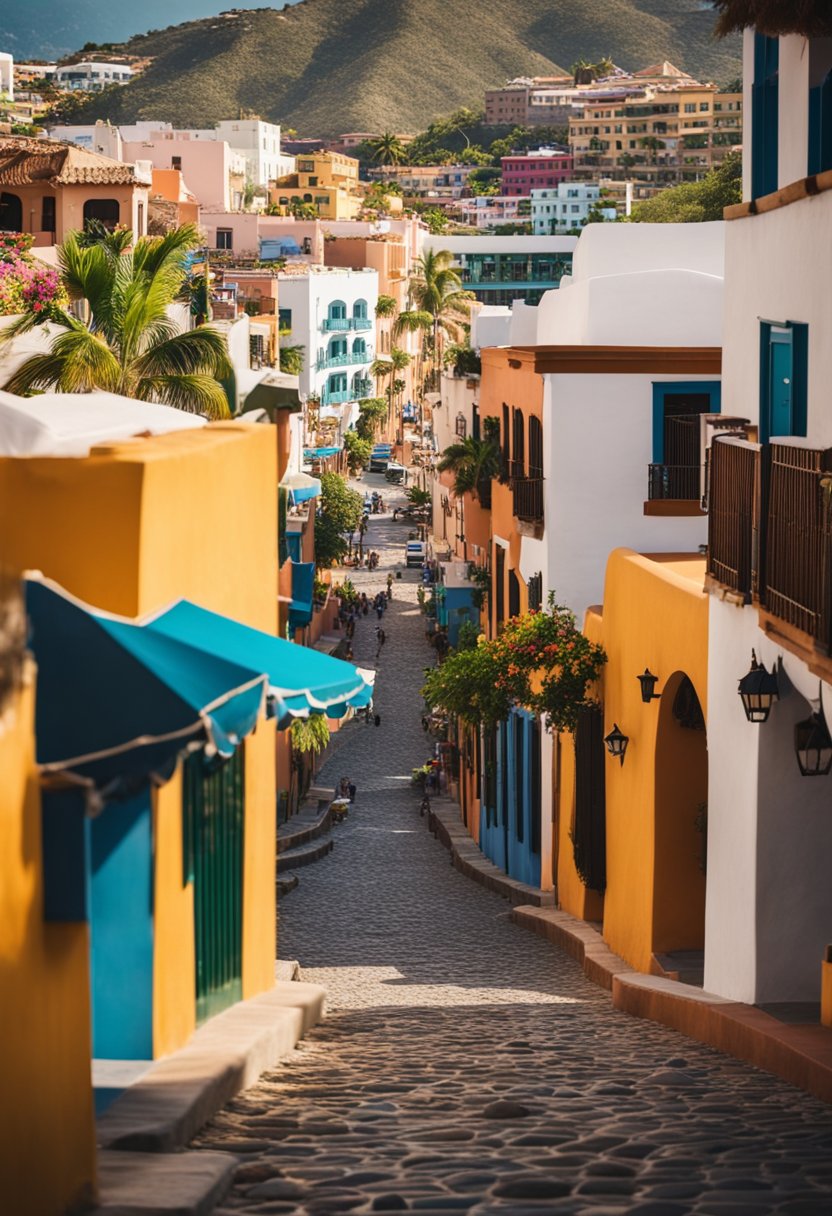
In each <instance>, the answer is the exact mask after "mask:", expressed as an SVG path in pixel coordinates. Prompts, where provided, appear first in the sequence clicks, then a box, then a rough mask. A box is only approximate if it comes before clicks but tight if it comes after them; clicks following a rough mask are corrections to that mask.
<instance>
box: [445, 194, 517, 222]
mask: <svg viewBox="0 0 832 1216" xmlns="http://www.w3.org/2000/svg"><path fill="white" fill-rule="evenodd" d="M458 210H459V213H460V215H461V217H462V220H463V222H464V223H466V224H470V225H471V226H472V227H474V228H479V229H483V228H485V229H488V228H494V227H495V226H496V225H497V224H528V223H529V222H530V220H531V208H530V205H529V200H528V199H527V198H517V197H512V198H509V197H507V196H506V195H502V194H476V195H474V197H473V198H461V199H460V200H459V204H458Z"/></svg>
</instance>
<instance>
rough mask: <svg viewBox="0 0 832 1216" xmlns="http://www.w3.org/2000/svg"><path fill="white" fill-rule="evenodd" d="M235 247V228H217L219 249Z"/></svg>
mask: <svg viewBox="0 0 832 1216" xmlns="http://www.w3.org/2000/svg"><path fill="white" fill-rule="evenodd" d="M233 248H234V230H233V229H232V228H218V229H217V249H233Z"/></svg>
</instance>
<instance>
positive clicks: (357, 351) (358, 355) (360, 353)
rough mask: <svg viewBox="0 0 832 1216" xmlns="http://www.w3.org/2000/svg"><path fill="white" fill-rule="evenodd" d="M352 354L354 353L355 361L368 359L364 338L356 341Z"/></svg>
mask: <svg viewBox="0 0 832 1216" xmlns="http://www.w3.org/2000/svg"><path fill="white" fill-rule="evenodd" d="M352 353H353V358H355V359H366V357H367V343H366V342H365V341H364V339H363V338H356V339H355V341H354V342H353V344H352Z"/></svg>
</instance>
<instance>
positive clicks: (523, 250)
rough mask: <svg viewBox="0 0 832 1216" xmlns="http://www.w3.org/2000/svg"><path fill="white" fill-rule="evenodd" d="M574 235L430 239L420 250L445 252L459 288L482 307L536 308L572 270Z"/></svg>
mask: <svg viewBox="0 0 832 1216" xmlns="http://www.w3.org/2000/svg"><path fill="white" fill-rule="evenodd" d="M576 243H577V237H574V236H545V237H543V236H444V235H438V236H434V235H432V234H428V235H426V236H425V237H424V241H423V244H424V247H425V248H426V249H435V250H442V249H444V250H447V251H448V252H449V253H452V254H453V256H454V262H455V264H456V265H457V266H458V267H459V269H460V274H461V277H462V282H463V286H464V287H465V288H466V290H468V291H471V292H473V293H474V296H475V297H476V298H477V299H478V300H479V301H481V303H483V304H497V305H506V304H511V303H512V302H513V301H514V300H523V301H525V302H526V303H529V304H537V303H538V302H539V301H540V299H541V297H542V296H543V294H544V293H545V292H547V291H550V290H552V288H554V287H557V286H558V284H559V283H560V281H561V278H562V277H563V276H564V275H568V274H569V272H570V270H571V266H572V253H573V250H574V249H575V245H576Z"/></svg>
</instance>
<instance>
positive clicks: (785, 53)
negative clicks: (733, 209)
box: [749, 34, 809, 186]
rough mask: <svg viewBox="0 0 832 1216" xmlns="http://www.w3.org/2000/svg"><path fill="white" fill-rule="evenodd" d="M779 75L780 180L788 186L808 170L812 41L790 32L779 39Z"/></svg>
mask: <svg viewBox="0 0 832 1216" xmlns="http://www.w3.org/2000/svg"><path fill="white" fill-rule="evenodd" d="M779 75H780V87H779V101H780V122H779V124H778V137H777V180H778V183H779V185H781V186H787V185H788V184H789V183H790V182H796V181H799V179H800V178H801V177H805V176H806V174H807V172H808V164H807V162H808V159H809V42H808V41H807V39H806V38H802V37H799V36H798V35H797V34H791V35H790V36H789V37H788V38H781V39H780V73H779ZM750 113H751V111H750V110H749V114H750Z"/></svg>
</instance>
